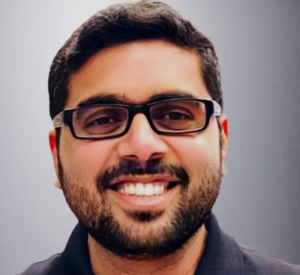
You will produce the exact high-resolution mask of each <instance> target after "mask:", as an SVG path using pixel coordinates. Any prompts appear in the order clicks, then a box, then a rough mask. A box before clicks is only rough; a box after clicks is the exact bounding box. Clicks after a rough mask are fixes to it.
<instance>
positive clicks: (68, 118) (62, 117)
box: [53, 98, 222, 140]
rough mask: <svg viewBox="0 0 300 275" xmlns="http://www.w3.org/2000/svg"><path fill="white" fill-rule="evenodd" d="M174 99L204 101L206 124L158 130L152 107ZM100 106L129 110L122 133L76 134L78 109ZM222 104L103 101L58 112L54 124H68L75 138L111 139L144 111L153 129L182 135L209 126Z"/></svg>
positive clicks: (208, 102) (125, 131)
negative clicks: (153, 119) (75, 120)
mask: <svg viewBox="0 0 300 275" xmlns="http://www.w3.org/2000/svg"><path fill="white" fill-rule="evenodd" d="M174 101H193V102H202V103H203V104H204V105H205V109H206V120H205V124H204V126H203V127H201V128H197V129H193V130H183V131H163V130H158V129H157V128H156V127H155V125H154V123H153V121H152V118H151V116H150V108H151V107H152V106H154V105H157V104H160V103H163V102H174ZM100 106H116V107H124V108H126V109H127V110H128V120H127V125H126V127H125V129H124V131H123V132H122V133H119V134H116V135H111V136H105V137H97V136H95V137H93V136H86V137H85V136H78V135H76V133H75V131H74V126H73V113H74V112H75V111H77V110H80V109H85V108H88V107H100ZM221 112H222V111H221V106H220V105H219V103H218V102H216V101H214V100H205V99H195V98H172V99H165V100H160V101H155V102H151V103H146V104H136V105H130V104H119V103H109V104H107V103H103V104H93V105H89V106H82V107H78V108H74V109H68V110H63V111H61V112H60V113H59V114H57V115H56V116H55V117H54V119H53V126H54V128H61V127H65V126H68V127H69V128H70V130H71V133H72V135H73V137H74V138H77V139H98V140H100V139H110V138H117V137H120V136H123V135H125V134H126V133H127V132H128V131H129V129H130V126H131V123H132V120H133V118H134V116H135V115H136V114H139V113H142V114H144V115H145V116H146V118H147V120H148V123H149V125H150V126H151V128H152V130H153V131H154V132H155V133H157V134H161V135H180V134H188V133H195V132H200V131H203V130H205V129H206V128H207V126H208V123H209V120H210V118H211V117H212V116H220V115H221Z"/></svg>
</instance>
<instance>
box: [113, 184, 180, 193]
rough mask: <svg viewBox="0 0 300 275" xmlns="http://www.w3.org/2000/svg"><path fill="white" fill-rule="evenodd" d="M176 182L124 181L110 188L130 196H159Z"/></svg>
mask: <svg viewBox="0 0 300 275" xmlns="http://www.w3.org/2000/svg"><path fill="white" fill-rule="evenodd" d="M177 184H178V182H166V181H155V182H151V183H142V182H125V183H119V184H115V185H113V186H111V187H110V189H112V190H114V191H117V192H120V193H122V194H125V195H132V196H160V195H163V194H164V193H166V192H167V191H169V190H170V189H172V188H173V187H175V186H176V185H177Z"/></svg>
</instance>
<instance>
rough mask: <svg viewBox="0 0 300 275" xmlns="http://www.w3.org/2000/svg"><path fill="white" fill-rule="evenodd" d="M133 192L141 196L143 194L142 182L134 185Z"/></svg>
mask: <svg viewBox="0 0 300 275" xmlns="http://www.w3.org/2000/svg"><path fill="white" fill-rule="evenodd" d="M135 193H136V194H137V195H139V196H143V195H144V194H145V188H144V185H143V184H142V183H138V184H137V185H136V186H135Z"/></svg>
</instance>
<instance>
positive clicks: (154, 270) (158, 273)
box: [88, 225, 207, 275]
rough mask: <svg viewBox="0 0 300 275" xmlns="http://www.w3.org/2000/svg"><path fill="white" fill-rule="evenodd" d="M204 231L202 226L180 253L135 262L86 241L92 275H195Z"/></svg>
mask: <svg viewBox="0 0 300 275" xmlns="http://www.w3.org/2000/svg"><path fill="white" fill-rule="evenodd" d="M206 236H207V231H206V229H205V226H204V225H203V226H202V227H201V228H200V229H199V230H198V232H197V233H196V234H195V236H194V237H193V238H191V239H190V240H189V241H188V243H186V244H185V245H184V247H183V248H182V249H180V250H179V251H177V252H175V253H173V254H171V255H168V256H166V257H164V258H161V259H156V260H153V259H152V260H149V261H134V260H129V259H126V258H120V257H119V256H116V255H115V254H113V253H112V252H110V251H108V250H106V249H105V248H103V247H102V246H101V245H99V244H98V243H97V242H96V241H95V240H94V239H93V238H92V237H91V236H89V237H88V247H89V251H90V261H91V265H92V269H93V272H94V274H95V275H102V274H105V275H113V274H114V275H115V274H120V275H127V274H130V275H147V274H151V275H162V274H163V275H169V274H170V275H171V274H172V275H174V274H184V275H190V274H194V272H195V270H196V268H197V265H198V263H199V261H200V259H201V256H202V253H203V251H204V247H205V242H206Z"/></svg>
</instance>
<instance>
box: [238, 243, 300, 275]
mask: <svg viewBox="0 0 300 275" xmlns="http://www.w3.org/2000/svg"><path fill="white" fill-rule="evenodd" d="M241 252H242V256H243V260H244V267H245V271H246V274H247V275H248V274H255V275H260V274H261V275H266V274H270V275H271V274H272V275H281V274H286V275H300V266H299V265H294V264H290V263H287V262H284V261H281V260H279V259H277V258H274V257H267V256H263V255H261V254H259V253H257V252H255V251H253V250H251V249H248V248H243V247H242V248H241Z"/></svg>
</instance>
